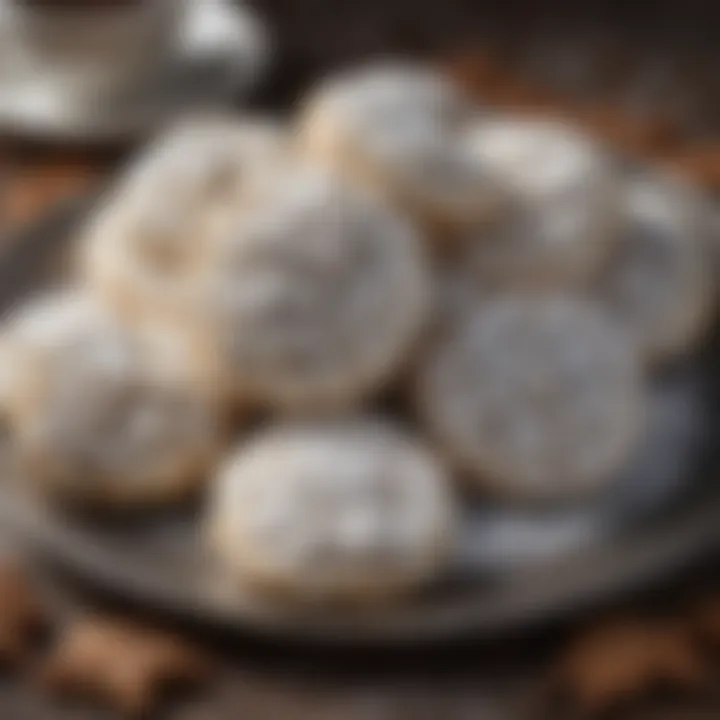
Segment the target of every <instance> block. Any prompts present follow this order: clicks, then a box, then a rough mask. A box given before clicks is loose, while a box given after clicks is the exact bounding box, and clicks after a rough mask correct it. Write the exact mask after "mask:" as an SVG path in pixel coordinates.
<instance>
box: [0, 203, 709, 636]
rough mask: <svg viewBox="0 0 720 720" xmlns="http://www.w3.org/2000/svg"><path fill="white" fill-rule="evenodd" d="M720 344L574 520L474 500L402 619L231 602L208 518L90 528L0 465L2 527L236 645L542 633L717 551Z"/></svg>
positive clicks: (3, 299) (18, 274)
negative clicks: (438, 570)
mask: <svg viewBox="0 0 720 720" xmlns="http://www.w3.org/2000/svg"><path fill="white" fill-rule="evenodd" d="M95 200H97V198H94V199H93V201H84V202H83V203H80V204H79V205H78V206H75V207H71V208H67V209H66V210H65V211H63V212H62V213H61V214H60V215H59V216H57V217H55V218H52V219H51V220H49V221H47V222H45V223H43V224H42V225H41V226H38V227H36V228H34V229H31V230H30V231H27V232H25V233H24V235H23V236H22V237H18V238H15V239H13V240H12V241H11V242H10V244H9V245H8V246H7V247H8V248H9V249H8V250H7V251H6V252H5V254H4V255H3V256H1V257H0V312H3V313H6V312H8V311H9V310H11V309H12V308H14V307H16V306H17V305H18V304H19V303H20V302H22V301H23V300H24V299H25V298H27V297H29V296H30V295H32V294H34V293H36V292H40V291H42V290H43V289H45V288H47V287H49V286H50V285H53V284H56V283H58V282H62V281H63V280H64V279H65V278H66V275H65V272H64V271H65V270H66V269H67V267H68V264H67V262H66V261H67V258H68V257H69V255H70V251H71V250H72V239H73V238H74V237H76V236H77V234H78V229H79V228H80V227H81V226H82V224H83V222H84V220H85V218H86V217H87V215H88V213H89V212H91V211H92V207H93V204H94V201H95ZM719 358H720V342H719V341H718V340H717V339H711V340H710V341H709V342H708V343H707V345H706V347H705V348H704V349H703V350H702V352H700V353H698V354H697V355H696V356H695V357H693V358H691V359H687V360H683V361H682V362H681V363H678V364H677V365H676V366H674V367H670V368H667V369H666V370H665V371H664V372H663V373H662V376H661V377H658V378H657V379H656V380H655V382H654V392H653V407H652V413H651V414H652V421H651V423H650V428H649V432H648V438H647V441H646V442H645V443H644V444H643V445H642V447H640V448H639V449H638V451H637V453H636V455H635V457H634V458H633V459H632V461H631V462H630V463H629V465H628V467H626V468H625V469H624V471H623V477H622V478H619V479H618V480H619V481H618V483H616V485H615V486H614V487H611V488H610V489H609V490H608V491H606V494H604V495H602V496H599V497H596V498H593V499H592V500H589V501H586V502H585V503H584V504H582V505H574V506H572V507H565V508H554V509H552V510H540V509H537V508H521V509H517V508H515V509H513V508H508V507H499V506H494V505H489V504H487V503H478V502H472V501H470V500H468V501H467V502H466V504H465V510H464V518H463V527H462V531H461V533H460V534H459V540H458V544H457V549H456V552H455V558H454V562H453V563H452V564H451V567H449V568H448V570H447V573H446V575H445V577H443V578H441V579H440V580H439V581H438V582H437V583H435V585H434V586H433V587H431V588H428V589H427V590H426V591H425V592H421V593H419V594H418V595H416V596H414V597H412V598H409V599H408V600H406V601H404V602H403V603H401V604H399V605H393V606H390V607H375V608H372V609H371V610H367V609H366V610H362V611H361V610H348V609H342V610H340V609H338V610H328V609H327V608H324V609H318V608H311V607H308V608H300V609H298V608H288V607H284V606H281V605H277V604H273V603H271V602H270V601H268V600H267V599H263V600H259V599H258V598H256V597H253V596H252V595H251V594H250V593H245V592H243V591H242V589H238V588H237V586H234V587H228V586H227V585H226V583H225V581H224V578H223V575H222V573H221V572H219V571H218V570H217V568H215V567H214V565H213V562H212V560H211V559H210V558H208V557H206V556H205V554H204V552H203V549H202V547H203V545H202V542H201V530H202V528H201V523H200V522H199V515H200V510H201V508H200V507H199V506H198V507H192V508H185V509H182V510H176V511H172V512H163V513H153V514H150V513H148V514H147V515H143V516H137V517H133V518H131V519H129V520H128V519H126V518H117V517H102V516H95V517H81V516H76V515H71V514H69V513H65V512H61V511H58V510H55V509H53V508H50V507H45V506H43V505H41V504H40V503H38V502H37V501H35V500H32V499H30V498H29V497H27V496H25V495H24V494H23V493H22V486H23V483H22V478H21V477H17V476H16V475H15V473H14V472H13V470H12V462H11V458H10V453H9V451H6V453H5V455H4V456H3V458H4V460H5V461H6V462H5V468H4V470H5V471H4V472H3V477H4V479H5V482H4V483H2V484H1V485H0V522H2V524H3V525H6V526H7V527H9V528H11V529H13V530H14V531H15V532H16V533H17V534H18V535H19V537H20V538H21V539H23V540H24V541H25V542H26V543H28V545H29V546H30V547H32V548H34V549H36V550H38V551H40V552H41V553H43V554H45V555H47V556H48V557H49V558H51V559H52V560H54V561H56V562H59V563H60V564H62V565H63V566H64V567H66V568H67V569H69V570H71V571H72V572H74V573H75V574H76V575H78V576H80V577H82V578H83V579H84V580H86V581H90V582H93V583H95V584H97V585H98V586H102V587H103V588H104V589H105V590H109V591H111V592H113V593H116V594H118V595H120V596H124V597H126V598H128V599H131V600H133V601H134V602H139V603H144V604H146V605H148V606H153V607H155V608H158V609H162V610H164V611H167V612H172V613H175V614H177V615H178V616H180V617H184V618H187V619H192V620H194V621H202V622H207V623H211V624H213V625H216V626H217V625H219V626H222V627H224V628H228V629H232V628H234V629H238V630H242V631H245V632H247V631H256V632H262V633H263V634H270V635H278V636H282V637H285V638H296V639H298V640H306V641H308V640H309V641H316V642H323V643H326V642H330V643H333V644H342V645H369V644H385V643H399V644H402V643H407V642H422V641H429V640H450V639H453V638H455V637H459V636H463V637H467V636H468V635H470V634H474V635H478V636H480V635H487V634H494V633H497V632H500V631H504V630H509V629H516V628H518V627H520V626H523V625H526V624H529V623H537V622H540V621H543V620H547V619H550V618H556V617H558V616H559V615H562V614H563V613H565V612H567V611H569V610H577V609H579V608H581V607H582V606H585V605H587V604H589V603H596V602H599V601H600V600H602V599H606V598H608V597H609V596H611V595H615V594H618V593H620V592H622V591H627V590H630V589H633V588H636V587H638V586H639V585H642V584H646V583H648V582H649V581H652V580H656V579H658V578H660V577H661V576H663V575H666V574H669V573H671V572H673V571H675V570H677V569H679V568H680V567H681V566H683V565H684V564H686V563H688V562H689V561H691V560H693V559H696V558H698V556H700V555H702V554H704V553H710V552H712V551H713V550H714V549H715V548H716V546H717V545H718V541H720V484H718V482H717V480H716V477H717V470H718V467H717V466H718V462H719V461H720V443H719V442H718V440H720V437H719V436H720V382H719V381H718V379H717V378H716V375H717V373H716V372H715V370H714V366H715V365H716V363H717V361H718V359H719Z"/></svg>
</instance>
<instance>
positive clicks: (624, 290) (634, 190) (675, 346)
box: [598, 177, 715, 362]
mask: <svg viewBox="0 0 720 720" xmlns="http://www.w3.org/2000/svg"><path fill="white" fill-rule="evenodd" d="M625 197H626V202H625V205H624V208H625V212H626V214H627V218H628V220H627V222H626V223H625V226H626V230H625V232H624V233H623V235H622V237H621V239H620V242H619V244H618V246H617V248H616V250H615V252H614V254H613V257H612V259H611V261H610V263H609V265H608V267H607V269H606V270H605V272H603V273H602V275H601V276H600V280H599V283H598V295H599V297H600V298H601V300H602V301H603V302H605V303H606V305H607V307H608V308H609V309H610V310H611V311H612V312H613V313H614V314H615V315H616V317H617V318H618V320H619V321H620V322H622V323H623V324H624V325H625V327H626V328H627V329H628V331H629V332H630V334H631V335H632V337H633V338H634V340H635V341H636V343H637V345H638V347H639V348H640V351H641V352H642V354H643V355H644V356H645V357H646V358H647V359H648V361H649V362H661V361H664V360H667V359H670V358H673V357H676V356H677V355H678V354H682V353H684V352H686V351H689V350H692V348H693V347H694V346H695V345H696V343H697V342H698V341H699V340H700V339H701V338H702V337H703V335H704V334H705V332H706V331H707V330H708V326H709V324H710V321H711V319H712V313H713V311H714V300H715V293H714V281H713V270H714V268H713V259H712V253H711V250H710V247H709V237H708V233H707V228H705V227H703V221H704V219H705V218H706V217H707V215H708V212H707V209H705V208H703V204H702V199H701V198H700V197H699V196H698V195H697V194H696V193H695V191H694V190H693V189H692V188H691V187H690V186H687V185H684V184H683V183H682V182H681V181H679V180H673V179H671V178H669V177H667V178H657V177H653V178H648V177H640V178H634V179H632V180H630V181H629V182H628V183H627V192H626V196H625Z"/></svg>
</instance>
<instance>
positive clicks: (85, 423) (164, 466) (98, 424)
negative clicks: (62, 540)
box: [2, 292, 221, 507]
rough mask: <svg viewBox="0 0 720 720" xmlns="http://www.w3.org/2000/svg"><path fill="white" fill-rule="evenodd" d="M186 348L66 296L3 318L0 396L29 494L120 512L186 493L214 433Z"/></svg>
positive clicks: (216, 426)
mask: <svg viewBox="0 0 720 720" xmlns="http://www.w3.org/2000/svg"><path fill="white" fill-rule="evenodd" d="M185 349H186V348H185V346H184V345H182V344H180V342H179V341H176V339H175V338H171V337H170V336H169V335H165V334H161V333H154V334H153V335H152V337H150V336H147V337H130V336H129V335H127V334H126V333H125V332H124V331H123V330H121V329H120V327H119V326H118V325H117V324H115V323H114V322H113V321H112V320H111V319H110V317H109V316H108V315H107V314H105V312H104V311H102V310H101V309H100V308H99V307H98V306H97V305H96V304H94V303H93V302H92V301H91V300H90V299H89V298H87V297H85V296H83V295H80V294H79V293H74V292H68V293H57V294H53V295H50V296H47V297H44V298H42V299H40V300H36V301H35V302H34V303H32V304H31V305H30V306H29V307H25V308H23V309H22V310H20V311H19V312H18V313H17V314H16V315H15V316H14V317H12V318H11V319H10V322H9V326H8V327H7V328H6V329H5V332H4V336H3V342H2V357H3V398H2V400H3V410H4V413H5V415H6V419H7V422H8V426H9V431H10V435H11V439H12V441H13V447H14V448H15V449H16V450H17V452H18V455H19V458H20V460H21V464H22V465H23V466H24V467H25V469H26V471H27V475H28V483H29V487H30V488H31V489H33V490H38V491H40V492H41V493H43V494H46V495H48V496H50V497H52V498H55V499H57V500H60V501H62V502H69V503H71V504H81V505H94V506H119V507H120V506H126V505H145V504H155V503H164V502H172V501H176V500H179V499H182V498H183V497H184V496H186V495H187V494H188V493H190V492H191V491H192V490H194V489H195V488H196V487H197V486H198V484H199V482H200V481H201V480H202V478H203V475H204V473H205V472H206V471H207V470H208V468H209V466H210V464H211V462H212V461H213V460H214V458H215V457H216V454H217V449H218V444H219V439H220V430H221V428H220V422H219V417H218V415H217V413H216V411H215V404H214V402H213V400H212V398H211V396H209V395H206V394H205V392H204V391H203V389H202V386H201V384H199V383H198V382H196V379H195V378H196V372H199V370H200V368H199V366H195V364H194V363H195V359H194V358H193V357H192V355H193V353H192V352H190V351H189V349H188V351H187V354H185V352H184V351H185Z"/></svg>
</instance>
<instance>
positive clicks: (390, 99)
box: [300, 62, 500, 230]
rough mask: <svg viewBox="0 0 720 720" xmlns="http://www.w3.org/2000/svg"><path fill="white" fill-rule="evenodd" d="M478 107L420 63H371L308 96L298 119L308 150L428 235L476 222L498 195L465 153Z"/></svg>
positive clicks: (492, 206) (335, 78) (489, 210)
mask: <svg viewBox="0 0 720 720" xmlns="http://www.w3.org/2000/svg"><path fill="white" fill-rule="evenodd" d="M476 112H477V108H475V107H473V106H472V105H471V103H470V101H469V99H468V98H466V97H465V96H464V95H463V94H462V93H461V91H460V90H459V89H458V88H457V87H455V86H454V85H453V84H452V83H451V82H450V81H449V80H448V79H447V78H446V77H444V76H443V75H442V74H441V73H439V72H437V71H436V70H434V69H432V68H430V67H427V66H425V65H423V64H411V63H397V62H396V63H385V64H383V63H375V64H370V65H368V66H365V67H362V68H358V69H353V70H350V71H346V72H344V73H339V74H337V75H334V76H332V77H330V78H329V79H328V80H326V81H325V82H323V83H321V84H320V86H319V87H318V88H317V89H316V91H315V92H314V93H311V95H310V97H309V99H308V101H307V104H306V107H305V110H304V113H303V114H302V116H301V119H300V138H301V143H302V144H303V146H304V149H305V152H307V153H308V155H309V156H310V157H312V158H314V159H318V160H321V161H322V162H325V163H328V164H329V165H330V166H331V167H334V168H336V169H339V170H340V171H342V172H343V173H345V174H347V175H349V176H351V177H352V178H353V179H355V180H356V181H357V180H359V181H362V182H364V183H365V184H366V185H368V186H370V187H371V188H372V189H373V190H376V191H378V192H380V193H381V194H385V195H386V196H388V197H391V198H392V199H393V200H395V201H398V202H400V203H401V205H402V206H403V207H405V208H406V209H408V210H410V211H412V212H413V214H414V215H416V216H417V217H418V218H419V219H421V220H423V221H429V224H430V227H432V228H433V229H441V230H442V229H453V228H454V227H456V226H463V225H465V224H466V223H468V222H473V223H475V222H478V221H480V220H482V219H485V218H486V217H488V215H490V214H492V212H493V211H494V210H495V208H496V205H497V204H498V202H499V200H500V198H499V193H498V189H497V187H496V185H495V183H493V182H492V180H491V178H489V177H488V175H487V173H486V172H485V170H484V168H483V167H482V166H481V165H479V164H478V163H476V162H474V158H473V157H472V156H471V155H469V154H468V153H467V152H466V151H465V147H464V145H463V141H462V135H463V130H464V128H465V127H466V126H467V124H468V122H469V121H470V120H471V118H473V117H474V116H475V114H476Z"/></svg>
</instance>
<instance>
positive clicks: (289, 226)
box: [207, 165, 430, 411]
mask: <svg viewBox="0 0 720 720" xmlns="http://www.w3.org/2000/svg"><path fill="white" fill-rule="evenodd" d="M429 295H430V280H429V269H428V264H427V261H426V257H425V254H424V251H423V247H422V243H421V241H420V239H419V236H418V234H417V233H416V232H415V230H414V229H413V227H412V226H411V225H410V224H408V223H407V222H406V221H405V220H404V218H402V217H400V216H399V215H398V214H396V213H395V212H394V211H393V210H391V209H390V208H388V207H386V206H385V205H384V204H382V203H381V202H380V201H379V200H376V199H374V198H372V197H371V196H369V195H365V194H364V193H363V192H361V191H360V190H358V189H356V188H353V187H352V186H350V185H348V184H346V183H345V182H343V181H342V180H340V179H339V178H337V177H336V176H335V175H334V174H333V173H331V172H327V171H325V170H323V169H320V168H317V167H314V166H306V165H297V166H294V167H289V168H287V170H286V171H285V172H283V173H279V174H278V175H277V177H276V182H274V183H271V184H269V185H268V186H267V188H266V192H265V194H264V195H263V196H262V197H257V198H256V201H255V205H254V206H253V207H252V208H248V209H247V210H246V211H244V212H243V213H242V214H241V215H240V216H239V217H238V220H237V223H236V224H235V225H234V226H233V227H232V229H231V231H230V232H228V233H227V234H226V236H225V237H224V238H223V241H222V242H220V243H218V253H217V255H216V256H215V257H214V259H213V270H212V274H211V275H210V277H209V281H208V299H207V304H208V306H209V313H208V315H209V318H210V320H209V328H210V329H211V330H212V331H213V332H214V334H215V339H216V342H217V343H218V344H219V345H220V348H221V351H220V352H221V354H222V356H223V357H224V359H225V366H226V367H227V368H228V375H229V382H230V384H231V385H232V386H233V387H234V389H235V392H236V393H237V394H238V395H239V396H244V397H247V398H248V399H249V400H251V401H257V402H260V403H261V404H264V405H267V406H270V407H272V408H275V409H279V410H290V411H295V410H299V409H300V410H317V409H324V408H328V407H338V406H347V405H349V404H352V403H355V402H357V401H359V400H361V399H363V398H364V397H365V396H366V395H367V393H368V392H372V391H373V390H374V389H376V388H377V387H378V385H379V384H380V383H382V382H383V381H385V380H387V379H389V377H390V376H391V375H392V374H393V373H394V372H395V371H396V370H397V369H398V368H399V366H400V365H401V364H402V363H403V362H404V360H405V359H406V357H407V355H408V353H409V352H410V351H411V349H412V345H413V343H414V340H415V339H416V337H417V335H418V333H419V331H420V330H421V328H422V326H423V324H424V322H425V319H426V316H427V313H428V306H429Z"/></svg>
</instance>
